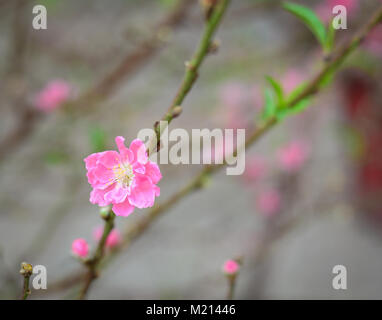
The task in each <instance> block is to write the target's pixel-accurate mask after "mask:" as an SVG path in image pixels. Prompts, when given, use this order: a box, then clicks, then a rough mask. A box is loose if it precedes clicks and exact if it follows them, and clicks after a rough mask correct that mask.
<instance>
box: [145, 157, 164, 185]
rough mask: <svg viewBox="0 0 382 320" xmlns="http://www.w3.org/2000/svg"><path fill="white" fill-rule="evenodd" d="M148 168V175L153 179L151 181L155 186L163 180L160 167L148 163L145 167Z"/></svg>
mask: <svg viewBox="0 0 382 320" xmlns="http://www.w3.org/2000/svg"><path fill="white" fill-rule="evenodd" d="M145 168H146V172H145V173H146V175H147V176H148V177H149V178H150V179H151V181H152V182H153V183H155V184H157V183H158V182H159V180H160V179H162V174H161V172H160V170H159V167H158V165H157V164H156V163H155V162H152V161H148V162H147V163H146V165H145Z"/></svg>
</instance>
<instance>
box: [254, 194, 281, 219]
mask: <svg viewBox="0 0 382 320" xmlns="http://www.w3.org/2000/svg"><path fill="white" fill-rule="evenodd" d="M257 208H258V210H259V211H260V213H262V214H263V215H265V216H268V217H269V216H273V215H274V214H276V213H278V212H279V211H280V209H281V197H280V193H279V192H278V190H276V189H269V190H265V191H262V192H261V193H260V195H259V196H258V198H257Z"/></svg>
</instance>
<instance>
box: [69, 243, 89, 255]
mask: <svg viewBox="0 0 382 320" xmlns="http://www.w3.org/2000/svg"><path fill="white" fill-rule="evenodd" d="M72 252H73V254H74V255H76V256H78V257H80V258H86V257H87V255H88V254H89V245H88V243H87V242H86V240H85V239H83V238H78V239H75V240H74V241H73V243H72Z"/></svg>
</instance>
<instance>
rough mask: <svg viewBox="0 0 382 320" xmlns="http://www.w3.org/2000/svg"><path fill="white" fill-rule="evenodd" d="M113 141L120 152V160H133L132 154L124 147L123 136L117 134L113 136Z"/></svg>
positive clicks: (129, 161) (130, 161)
mask: <svg viewBox="0 0 382 320" xmlns="http://www.w3.org/2000/svg"><path fill="white" fill-rule="evenodd" d="M115 143H116V144H117V147H118V150H119V153H120V154H121V157H122V159H121V160H122V162H128V163H132V162H133V161H134V155H133V153H132V152H131V151H130V150H129V149H128V148H126V146H125V138H124V137H121V136H117V137H115Z"/></svg>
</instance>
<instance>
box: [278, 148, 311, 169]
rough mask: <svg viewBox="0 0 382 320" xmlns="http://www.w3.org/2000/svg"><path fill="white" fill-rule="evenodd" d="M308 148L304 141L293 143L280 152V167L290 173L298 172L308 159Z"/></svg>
mask: <svg viewBox="0 0 382 320" xmlns="http://www.w3.org/2000/svg"><path fill="white" fill-rule="evenodd" d="M308 154H309V152H308V146H307V145H306V144H305V143H304V142H302V141H292V142H290V143H289V144H288V145H286V146H284V147H282V148H281V149H280V150H279V152H278V158H279V162H280V166H281V168H282V169H283V170H285V171H288V172H296V171H298V170H299V169H300V168H301V167H302V166H303V165H304V163H305V161H306V160H307V158H308Z"/></svg>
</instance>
